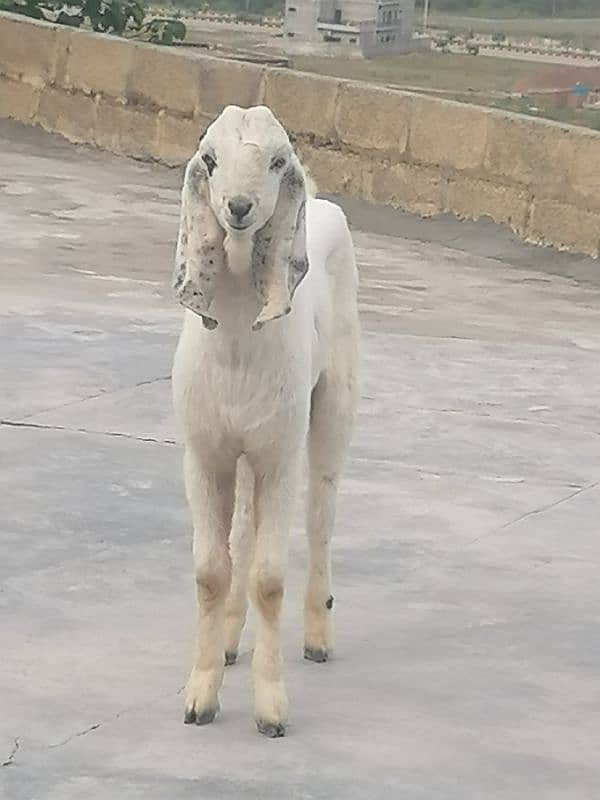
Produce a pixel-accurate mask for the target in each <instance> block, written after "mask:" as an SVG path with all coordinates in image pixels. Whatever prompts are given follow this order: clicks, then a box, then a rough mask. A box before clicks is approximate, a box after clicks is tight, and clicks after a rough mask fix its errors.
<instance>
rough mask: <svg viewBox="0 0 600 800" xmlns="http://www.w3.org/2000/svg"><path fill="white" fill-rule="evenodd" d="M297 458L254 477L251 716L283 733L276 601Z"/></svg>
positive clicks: (265, 728) (265, 729)
mask: <svg viewBox="0 0 600 800" xmlns="http://www.w3.org/2000/svg"><path fill="white" fill-rule="evenodd" d="M296 462H297V459H295V460H294V462H293V464H287V465H283V466H281V465H279V466H278V467H277V468H276V469H272V470H269V471H268V472H264V473H261V472H260V470H257V474H256V482H255V513H256V544H255V552H254V559H253V563H252V569H251V574H250V596H251V598H252V602H253V603H254V606H255V608H256V615H257V620H256V644H255V648H254V658H253V660H252V678H253V683H254V716H255V719H256V724H257V727H258V730H259V731H260V733H263V734H265V736H268V737H271V738H275V737H278V736H284V735H285V729H286V723H287V712H288V700H287V693H286V689H285V682H284V677H283V657H282V653H281V607H282V602H283V590H284V579H285V571H286V566H287V550H288V537H289V529H290V523H291V515H292V501H293V497H294V494H295V490H296V485H297V478H298V471H299V470H298V464H297V463H296Z"/></svg>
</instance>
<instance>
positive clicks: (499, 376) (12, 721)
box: [0, 122, 600, 800]
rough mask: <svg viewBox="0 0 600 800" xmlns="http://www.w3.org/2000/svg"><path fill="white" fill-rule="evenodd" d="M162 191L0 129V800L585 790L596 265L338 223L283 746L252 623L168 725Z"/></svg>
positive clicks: (107, 161)
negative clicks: (337, 278)
mask: <svg viewBox="0 0 600 800" xmlns="http://www.w3.org/2000/svg"><path fill="white" fill-rule="evenodd" d="M180 176H181V172H180V170H168V169H166V168H163V167H160V166H156V165H150V164H143V163H137V162H134V161H128V160H126V159H120V158H117V157H113V156H111V155H108V154H105V153H101V152H98V151H94V150H90V149H85V148H76V147H73V146H71V145H68V144H66V143H65V142H64V141H62V140H60V139H58V138H56V137H52V136H48V135H46V134H44V133H42V132H40V131H38V130H34V129H27V128H23V127H20V126H18V125H16V124H13V123H8V122H3V123H0V239H1V241H2V262H3V263H2V269H1V273H0V280H1V290H0V321H1V326H2V327H1V339H0V347H1V349H2V392H1V393H0V417H2V420H3V422H2V426H1V427H0V453H1V457H0V458H1V465H2V468H1V470H0V519H1V525H0V542H1V544H0V553H1V556H0V582H1V588H0V616H1V632H2V636H1V645H0V651H1V652H0V698H1V699H0V763H2V762H4V765H3V767H2V768H0V797H2V798H6V800H34V798H35V800H88V799H89V800H91V799H92V798H94V800H113V799H115V798H116V799H117V800H134V799H135V800H137V798H144V800H155V799H156V800H179V799H180V798H181V799H183V798H186V799H187V798H202V800H212V799H213V798H215V799H216V800H228V799H229V798H232V799H233V798H235V799H236V800H246V799H248V800H249V799H250V798H252V799H253V800H254V798H260V799H261V800H262V798H264V799H265V800H270V799H271V798H276V799H277V800H290V798H292V799H293V800H309V799H310V800H379V799H380V798H385V799H386V800H389V799H390V798H402V799H403V800H454V799H456V800H459V799H460V800H471V799H474V800H495V799H496V798H501V799H502V800H513V799H514V800H516V799H517V798H519V800H521V799H522V800H525V799H527V800H538V799H539V800H557V799H558V798H561V799H562V798H565V800H566V799H567V798H568V799H569V800H585V799H586V798H594V799H596V798H598V797H599V796H600V764H599V759H598V752H599V742H600V679H599V673H600V592H599V590H598V572H599V568H600V539H599V536H598V534H599V519H600V485H599V481H600V418H599V411H598V398H599V397H600V323H599V315H598V308H599V301H600V288H599V281H598V275H599V274H600V264H594V263H593V262H591V261H589V260H587V259H583V258H574V257H568V256H564V255H560V254H557V253H553V252H551V251H546V250H536V249H534V248H527V247H525V246H523V245H521V244H520V243H518V242H516V241H515V240H514V239H513V238H512V237H511V236H509V235H508V234H507V233H505V232H503V231H501V230H499V229H497V228H495V227H494V226H492V225H473V224H470V225H461V224H460V223H457V222H455V221H453V220H449V219H445V218H442V219H440V220H436V221H431V222H422V221H420V220H415V219H413V218H410V217H407V216H405V215H400V214H393V213H391V212H384V211H380V212H373V211H372V210H369V209H364V208H361V207H359V206H357V205H356V204H354V205H353V206H352V207H351V208H350V209H349V210H350V216H351V219H352V220H353V221H354V222H355V223H356V225H357V228H359V229H360V228H362V230H359V229H357V231H356V246H357V252H358V259H359V262H360V269H361V275H362V293H361V308H362V318H363V323H364V345H365V381H364V390H363V393H362V400H361V405H360V415H359V419H358V424H357V427H356V433H355V436H354V441H353V446H352V451H351V458H350V462H349V464H348V468H347V470H346V477H345V481H344V484H343V492H342V497H341V501H340V509H339V519H338V525H337V534H336V539H335V549H334V568H335V595H336V609H337V614H336V627H337V649H336V653H335V658H334V659H332V660H331V661H330V662H329V663H328V664H326V665H316V664H311V663H308V662H305V661H303V659H302V629H301V594H302V576H303V566H304V559H305V547H304V540H303V535H302V531H301V526H300V522H301V515H300V512H298V517H297V519H298V522H297V525H296V528H295V531H294V536H293V543H292V552H291V565H290V575H289V589H288V592H287V594H286V610H285V626H284V627H285V650H286V655H287V663H288V686H289V693H290V702H291V725H290V730H289V735H288V737H287V738H285V739H281V740H277V741H271V740H267V739H265V738H263V737H261V736H259V735H258V734H257V733H256V731H255V727H254V723H253V721H252V716H251V696H250V681H249V660H250V651H251V646H252V638H251V635H250V634H251V627H252V626H250V630H248V631H247V632H246V634H245V638H244V641H243V647H242V657H241V659H240V662H239V663H238V664H237V665H235V666H234V667H232V668H230V669H228V670H227V672H226V678H225V688H224V692H223V693H222V698H221V700H222V709H223V710H222V713H221V715H220V716H219V717H218V720H217V721H216V723H215V724H214V725H212V726H209V727H206V728H196V727H194V726H184V725H183V722H182V717H183V708H182V698H181V696H179V693H180V690H181V687H182V685H183V683H184V681H185V679H186V677H187V671H188V668H189V661H190V655H191V643H192V628H193V612H194V605H193V603H194V601H193V591H192V579H191V557H190V522H189V518H188V513H187V509H186V507H185V504H184V499H183V492H182V481H181V476H180V458H181V453H180V451H179V449H178V447H177V446H176V445H175V444H174V443H173V437H174V432H173V423H172V416H171V407H170V396H169V371H170V365H171V358H172V354H173V349H174V347H175V342H176V338H177V333H178V328H179V325H180V320H181V312H180V310H179V309H178V307H177V306H176V305H175V304H174V302H173V300H172V298H171V295H170V290H169V280H170V273H171V267H172V261H173V242H174V237H175V235H176V228H177V214H178V185H179V181H180ZM369 230H371V232H369ZM373 230H375V231H377V232H375V233H374V232H372V231H373ZM389 233H393V234H394V235H393V236H392V235H388V234H389Z"/></svg>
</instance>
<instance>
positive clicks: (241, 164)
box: [173, 106, 308, 330]
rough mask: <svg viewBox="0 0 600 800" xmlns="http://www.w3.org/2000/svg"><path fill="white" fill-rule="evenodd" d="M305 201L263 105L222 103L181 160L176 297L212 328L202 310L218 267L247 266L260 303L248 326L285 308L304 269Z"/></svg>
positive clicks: (289, 155)
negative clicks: (235, 255) (237, 256)
mask: <svg viewBox="0 0 600 800" xmlns="http://www.w3.org/2000/svg"><path fill="white" fill-rule="evenodd" d="M305 205H306V190H305V184H304V173H303V171H302V167H301V166H300V162H299V161H298V159H297V157H296V155H295V153H294V151H293V150H292V146H291V144H290V140H289V138H288V136H287V134H286V132H285V130H284V128H283V127H282V126H281V125H280V123H279V122H278V121H277V120H276V119H275V117H274V116H273V114H272V113H271V111H270V110H269V109H268V108H266V107H264V106H257V107H254V108H248V109H243V108H239V107H237V106H228V107H227V108H226V109H225V110H224V111H223V113H222V114H221V115H220V116H219V117H218V118H217V119H216V120H215V122H213V123H212V125H210V127H209V128H208V129H207V131H206V133H205V135H204V136H203V138H202V139H201V141H200V144H199V148H198V152H197V153H195V155H194V156H193V157H192V158H191V160H190V162H189V163H188V165H187V169H186V173H185V179H184V185H183V191H182V213H181V220H180V227H179V238H178V243H177V256H176V264H175V273H174V276H173V286H174V289H175V292H176V295H177V298H178V300H179V302H180V303H182V304H183V305H184V306H185V307H186V308H189V309H190V310H192V311H194V312H195V313H197V314H199V315H200V316H201V317H202V318H203V320H204V324H205V325H206V327H208V328H211V329H212V328H215V327H216V326H217V324H218V320H217V319H216V318H215V317H213V316H211V314H210V313H209V309H210V306H211V303H212V300H213V297H214V294H215V290H216V286H217V284H218V281H219V276H220V275H221V274H222V272H223V269H224V268H225V267H226V266H227V267H228V269H229V271H230V272H233V273H238V274H239V273H241V272H243V271H245V270H247V269H248V268H249V267H251V269H252V272H253V276H254V285H255V288H256V292H257V294H258V297H259V300H260V304H261V311H260V313H259V315H258V316H257V318H256V320H255V322H254V325H253V328H254V329H255V330H258V329H260V328H261V327H262V326H263V325H264V324H265V323H266V322H269V321H270V320H274V319H278V318H279V317H283V316H285V315H286V314H288V313H289V312H290V311H291V303H292V298H293V296H294V292H295V291H296V288H297V286H298V285H299V284H300V282H301V281H302V279H303V278H304V276H305V275H306V272H307V270H308V259H307V255H306V225H305ZM245 244H247V245H249V247H248V248H246V247H245ZM238 245H241V247H238ZM236 250H237V251H240V250H241V251H242V252H243V254H244V257H243V258H242V260H241V261H240V262H237V261H236V259H234V258H232V253H234V252H235V251H236ZM246 252H247V253H248V255H247V257H246ZM240 265H241V266H240Z"/></svg>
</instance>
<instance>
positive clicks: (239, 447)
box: [173, 109, 359, 736]
mask: <svg viewBox="0 0 600 800" xmlns="http://www.w3.org/2000/svg"><path fill="white" fill-rule="evenodd" d="M240 111H241V110H240ZM253 111H256V109H250V111H249V112H244V113H246V114H248V113H251V112H253ZM264 111H267V110H266V109H264ZM261 113H263V112H262V110H261ZM268 113H269V114H270V112H268ZM232 191H233V190H232ZM236 196H237V194H236ZM255 202H256V204H257V205H258V204H259V202H260V199H256V200H255ZM257 213H258V211H257ZM294 213H296V212H294ZM302 213H303V215H304V214H305V217H306V219H305V225H306V242H305V244H306V257H307V259H308V265H309V268H308V272H307V273H306V275H305V276H304V277H303V279H302V281H301V283H300V285H299V286H298V289H297V291H296V293H295V296H294V299H293V303H292V304H291V310H289V309H285V311H284V312H283V314H284V316H282V318H279V319H275V317H273V320H274V321H270V322H268V324H265V325H262V326H259V328H258V329H257V326H256V324H255V323H256V320H257V318H260V314H261V313H262V311H261V309H262V310H264V308H265V307H269V308H271V306H272V305H273V303H271V304H270V305H269V303H270V300H269V299H267V301H266V303H265V293H267V294H268V292H269V291H270V289H268V288H267V289H265V290H264V293H263V296H262V297H261V293H260V292H257V280H256V273H255V270H253V268H252V264H253V258H255V250H256V240H257V234H256V232H252V231H251V234H252V235H248V234H246V233H245V232H242V233H241V234H239V233H238V232H237V231H236V230H233V229H228V226H227V224H223V223H220V226H221V227H222V229H223V231H224V238H223V242H222V247H223V251H224V268H223V269H222V270H221V272H220V274H219V276H218V280H216V281H215V285H214V291H213V290H212V289H211V294H212V297H211V300H210V319H211V320H214V321H216V322H217V323H218V324H217V325H216V327H214V326H212V325H210V326H208V327H207V325H206V319H205V316H204V313H205V312H206V309H207V307H208V306H206V307H203V310H202V314H201V313H199V312H196V313H194V311H191V310H187V311H186V312H185V319H184V325H183V330H182V333H181V338H180V341H179V345H178V347H177V352H176V356H175V363H174V368H173V394H174V405H175V411H176V417H177V421H178V425H179V429H180V434H181V437H182V439H183V442H184V445H185V455H184V477H185V485H186V494H187V499H188V503H189V506H190V509H191V512H192V518H193V525H194V548H193V549H194V570H195V578H196V594H197V601H198V624H197V646H196V654H195V658H194V664H193V668H192V672H191V675H190V678H189V681H188V684H187V687H186V721H187V722H196V723H197V724H203V723H205V722H210V721H212V719H213V718H214V716H215V714H216V711H217V709H218V691H219V689H220V686H221V682H222V678H223V669H224V664H225V663H233V662H234V661H235V658H236V656H237V650H238V645H239V638H240V634H241V630H242V627H243V624H244V621H245V617H246V609H247V600H246V597H247V595H248V594H249V595H250V597H251V598H252V600H253V603H254V606H255V608H256V612H257V625H256V644H255V649H254V656H253V662H252V671H253V683H254V698H255V718H256V722H257V725H258V728H259V730H260V731H261V732H262V733H265V734H266V735H268V736H281V735H283V734H284V732H285V725H286V721H287V710H288V709H287V695H286V690H285V684H284V679H283V663H282V655H281V645H280V615H281V604H282V598H283V590H284V578H285V569H286V561H287V544H288V534H289V529H290V524H291V518H292V509H293V503H294V499H295V497H296V495H297V494H298V488H299V484H300V481H301V474H302V464H303V456H304V453H305V448H306V450H307V451H308V464H309V493H308V506H307V533H308V542H309V566H308V578H307V585H306V593H305V635H304V652H305V656H306V658H308V659H311V660H313V661H326V660H327V658H328V654H329V653H330V651H331V647H332V625H331V615H332V604H333V598H332V595H331V585H330V584H331V569H330V553H329V543H330V539H331V534H332V530H333V525H334V517H335V501H336V492H337V485H338V480H339V476H340V470H341V467H342V462H343V459H344V455H345V452H346V449H347V446H348V442H349V437H350V431H351V426H352V419H353V415H354V407H355V401H356V393H357V366H358V363H357V362H358V344H359V324H358V314H357V303H356V292H357V271H356V265H355V261H354V252H353V245H352V240H351V236H350V233H349V230H348V226H347V224H346V220H345V217H344V215H343V213H342V211H341V210H340V209H339V208H338V207H337V206H336V205H334V204H333V203H329V202H327V201H325V200H317V199H313V198H308V199H306V201H305V204H303V206H302ZM215 214H218V210H217V211H215ZM303 224H304V217H303ZM303 234H304V231H303ZM303 241H304V238H303ZM273 267H274V269H281V270H284V269H285V267H286V265H285V264H278V263H276V262H275V263H274V265H273ZM180 282H181V281H180ZM288 312H289V313H288ZM253 325H254V330H253ZM209 328H210V329H209Z"/></svg>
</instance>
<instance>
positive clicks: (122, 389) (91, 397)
mask: <svg viewBox="0 0 600 800" xmlns="http://www.w3.org/2000/svg"><path fill="white" fill-rule="evenodd" d="M170 380H171V376H170V375H159V376H158V378H148V379H146V380H143V381H139V382H138V383H134V384H133V386H121V387H120V388H119V389H110V390H109V389H102V390H101V391H99V392H95V393H94V394H90V395H88V396H87V397H78V398H77V399H76V400H68V401H67V402H66V403H62V404H61V405H59V406H51V407H50V408H43V409H42V410H41V411H32V412H31V413H30V414H24V415H23V417H21V419H23V420H27V419H33V418H34V417H38V416H39V415H40V414H49V413H50V412H52V411H62V409H63V408H70V407H71V406H76V405H79V404H80V403H87V402H88V400H97V399H98V398H99V397H110V396H111V395H113V394H117V393H118V392H126V391H130V390H131V389H139V388H140V387H141V386H150V385H151V384H153V383H160V382H162V381H170Z"/></svg>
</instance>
